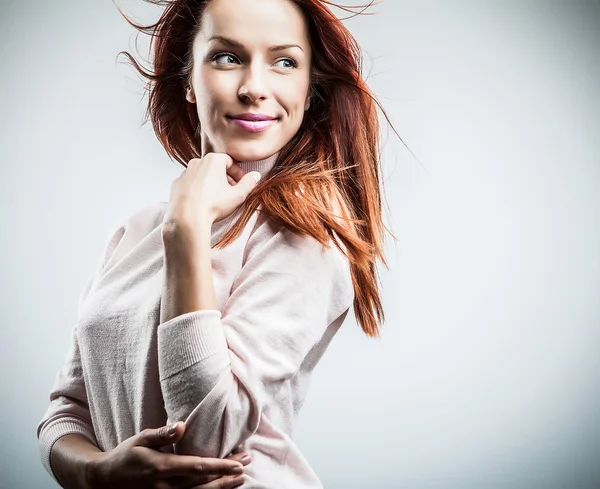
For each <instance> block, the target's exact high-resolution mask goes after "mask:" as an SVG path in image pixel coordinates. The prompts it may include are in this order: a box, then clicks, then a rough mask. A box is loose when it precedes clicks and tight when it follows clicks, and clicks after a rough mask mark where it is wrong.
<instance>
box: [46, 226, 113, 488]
mask: <svg viewBox="0 0 600 489" xmlns="http://www.w3.org/2000/svg"><path fill="white" fill-rule="evenodd" d="M122 235H123V227H122V226H118V227H117V228H116V229H115V231H114V232H111V233H110V235H109V238H108V240H107V241H106V242H105V245H104V249H103V253H102V257H101V259H100V262H99V264H98V266H97V267H96V270H95V273H94V274H93V275H92V276H91V277H90V278H89V279H88V280H87V282H86V283H85V285H84V287H83V289H82V291H81V293H80V295H79V300H78V306H77V311H78V315H79V313H80V312H81V309H82V307H83V305H84V303H85V301H86V299H87V297H88V295H89V293H90V291H91V290H92V289H93V286H94V284H95V282H96V280H97V278H98V277H99V276H100V274H101V272H102V270H103V269H104V265H105V264H106V263H107V262H108V259H109V258H110V256H111V254H112V252H113V250H114V249H115V247H116V246H117V244H118V242H119V240H120V239H121V237H122ZM49 397H50V404H49V405H48V407H47V409H46V412H45V414H44V415H43V417H42V419H41V420H40V422H39V423H38V426H37V438H38V448H39V453H40V457H41V460H42V464H43V466H44V468H45V469H46V471H47V472H48V473H49V474H50V475H51V476H52V477H53V478H54V480H56V482H58V480H57V479H56V475H55V474H54V472H53V471H52V467H51V465H50V453H51V451H52V446H53V445H54V443H55V442H56V440H58V439H59V438H60V437H61V436H64V435H68V434H74V433H77V434H80V435H83V436H85V437H86V438H87V439H88V440H90V441H91V442H92V443H93V444H94V445H96V446H98V442H97V440H96V437H95V434H94V427H93V425H92V419H91V416H90V411H89V407H88V400H87V394H86V388H85V383H84V379H83V370H82V363H81V356H80V352H79V343H78V338H77V326H75V327H73V328H72V329H71V334H70V345H69V349H68V353H67V355H66V358H65V360H64V362H63V364H62V366H61V368H60V369H59V371H58V373H57V374H56V377H55V381H54V385H53V386H52V389H51V391H50V396H49Z"/></svg>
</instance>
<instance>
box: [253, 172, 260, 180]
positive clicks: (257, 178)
mask: <svg viewBox="0 0 600 489" xmlns="http://www.w3.org/2000/svg"><path fill="white" fill-rule="evenodd" d="M252 178H254V180H255V181H257V182H258V181H259V180H260V173H257V172H252Z"/></svg>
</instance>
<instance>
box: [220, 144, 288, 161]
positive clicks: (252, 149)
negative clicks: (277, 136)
mask: <svg viewBox="0 0 600 489" xmlns="http://www.w3.org/2000/svg"><path fill="white" fill-rule="evenodd" d="M224 152H225V153H227V154H228V155H229V156H231V157H232V158H233V159H234V160H236V161H257V160H264V159H265V158H268V157H269V156H272V155H274V154H275V153H276V152H277V149H276V148H274V147H270V148H267V147H265V145H264V144H258V141H257V144H252V143H250V144H243V145H239V144H236V145H235V147H232V148H231V149H229V148H226V150H225V151H224Z"/></svg>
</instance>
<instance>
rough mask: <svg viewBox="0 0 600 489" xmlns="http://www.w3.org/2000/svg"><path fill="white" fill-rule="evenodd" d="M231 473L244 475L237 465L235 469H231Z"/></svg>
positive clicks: (242, 469) (242, 468) (241, 468)
mask: <svg viewBox="0 0 600 489" xmlns="http://www.w3.org/2000/svg"><path fill="white" fill-rule="evenodd" d="M231 473H232V474H243V473H244V467H240V466H239V465H236V466H235V467H233V468H232V469H231Z"/></svg>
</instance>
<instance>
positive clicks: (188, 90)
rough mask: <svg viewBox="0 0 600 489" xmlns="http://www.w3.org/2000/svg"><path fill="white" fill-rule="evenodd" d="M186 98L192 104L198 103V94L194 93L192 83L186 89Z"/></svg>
mask: <svg viewBox="0 0 600 489" xmlns="http://www.w3.org/2000/svg"><path fill="white" fill-rule="evenodd" d="M185 99H186V100H187V101H188V102H189V103H190V104H195V103H196V95H195V94H194V90H193V88H192V87H191V85H188V86H187V87H186V89H185Z"/></svg>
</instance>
